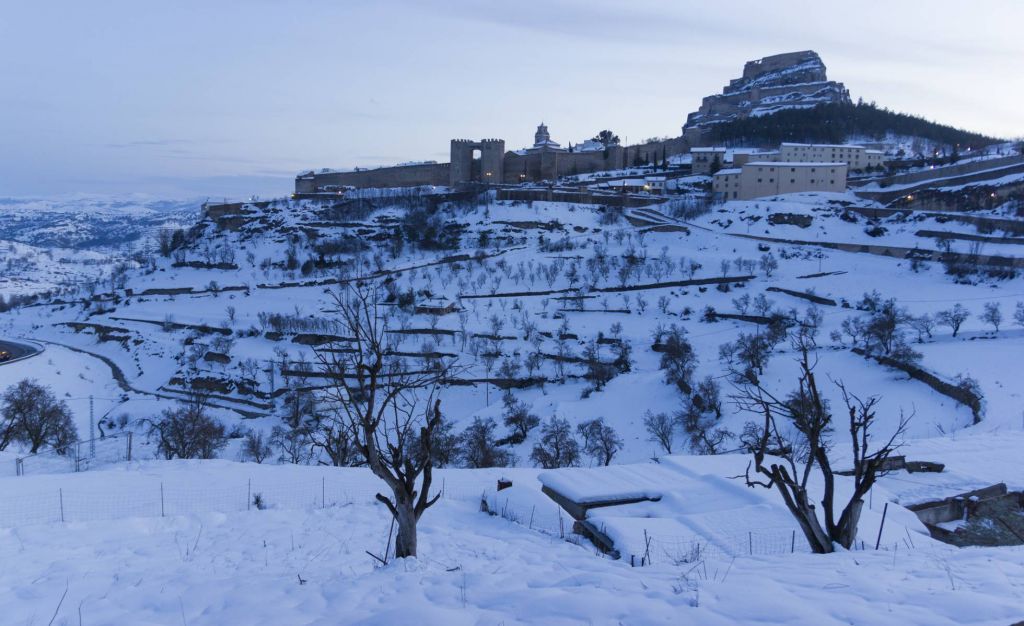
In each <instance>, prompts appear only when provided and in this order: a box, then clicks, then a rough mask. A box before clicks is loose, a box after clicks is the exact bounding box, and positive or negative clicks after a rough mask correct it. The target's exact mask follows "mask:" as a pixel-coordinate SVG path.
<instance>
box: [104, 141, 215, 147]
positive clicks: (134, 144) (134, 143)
mask: <svg viewBox="0 0 1024 626" xmlns="http://www.w3.org/2000/svg"><path fill="white" fill-rule="evenodd" d="M196 144H197V142H195V141H190V140H188V139H138V140H136V141H127V142H124V143H108V144H105V145H106V147H107V148H117V149H123V148H162V147H167V146H182V145H196Z"/></svg>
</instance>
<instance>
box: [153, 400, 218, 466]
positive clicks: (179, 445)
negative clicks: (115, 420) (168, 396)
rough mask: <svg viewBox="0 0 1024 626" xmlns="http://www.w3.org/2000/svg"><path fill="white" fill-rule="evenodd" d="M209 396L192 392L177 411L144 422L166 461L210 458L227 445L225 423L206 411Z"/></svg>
mask: <svg viewBox="0 0 1024 626" xmlns="http://www.w3.org/2000/svg"><path fill="white" fill-rule="evenodd" d="M208 399H209V397H208V395H207V394H205V393H202V392H199V391H195V390H193V391H192V392H191V393H189V395H188V397H187V398H186V399H185V400H184V401H182V402H181V403H180V404H179V405H178V406H177V407H176V408H173V409H164V411H163V413H161V414H160V417H159V418H157V419H152V420H147V421H148V423H149V436H150V437H154V436H155V437H156V439H157V451H158V452H159V453H160V454H162V455H163V456H164V458H165V459H167V460H170V459H173V458H179V459H212V458H215V457H216V456H217V452H218V451H219V450H220V449H221V448H223V447H224V446H226V445H227V435H226V434H225V430H224V424H222V423H221V422H220V421H218V420H217V419H216V418H214V417H212V416H210V415H209V414H207V412H206V405H207V400H208Z"/></svg>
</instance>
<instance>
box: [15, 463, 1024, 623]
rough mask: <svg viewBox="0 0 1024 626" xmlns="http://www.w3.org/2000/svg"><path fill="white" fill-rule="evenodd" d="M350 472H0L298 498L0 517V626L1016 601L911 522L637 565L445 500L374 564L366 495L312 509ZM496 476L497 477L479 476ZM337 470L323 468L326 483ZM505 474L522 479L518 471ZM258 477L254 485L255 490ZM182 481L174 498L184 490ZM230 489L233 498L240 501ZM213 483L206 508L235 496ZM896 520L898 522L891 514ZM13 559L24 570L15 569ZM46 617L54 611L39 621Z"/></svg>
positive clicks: (972, 606) (763, 612)
mask: <svg viewBox="0 0 1024 626" xmlns="http://www.w3.org/2000/svg"><path fill="white" fill-rule="evenodd" d="M324 473H328V474H331V475H344V474H354V476H349V477H346V478H345V479H343V480H345V481H347V482H349V483H350V484H352V485H362V486H363V487H364V491H365V492H366V493H369V492H370V491H372V489H373V488H374V485H373V484H372V483H371V482H369V481H368V480H366V478H367V475H366V474H365V473H364V472H362V471H361V470H357V469H330V470H328V469H324V470H317V469H315V468H301V467H294V466H293V467H290V468H289V467H286V466H276V467H257V466H254V465H251V464H248V465H242V464H236V463H224V462H206V463H196V462H192V463H188V462H172V463H166V462H162V463H148V464H143V465H141V466H136V467H133V468H131V469H130V470H127V471H123V470H122V471H99V472H91V473H86V474H80V475H75V476H63V477H59V480H58V477H51V476H35V477H31V476H30V477H24V478H5V479H0V494H2V495H9V494H11V493H12V492H14V491H16V492H36V493H39V492H42V491H46V490H50V489H52V488H54V487H57V486H58V485H62V486H63V489H64V494H65V498H66V499H67V501H68V504H70V503H71V502H72V498H73V496H74V494H75V493H81V492H88V493H90V494H106V496H107V498H106V499H104V498H102V497H100V498H93V497H90V498H87V499H85V500H84V501H79V503H80V505H82V506H90V505H91V506H93V507H101V506H103V505H104V504H108V503H110V502H116V501H117V500H118V493H119V492H124V493H128V494H130V493H132V491H133V487H140V486H142V485H143V484H144V483H146V484H147V485H148V486H151V487H153V489H152V491H153V493H154V500H155V499H156V498H158V495H156V494H158V492H157V491H156V487H157V485H158V483H160V482H163V483H164V484H165V485H166V486H167V489H166V491H167V493H168V499H170V498H171V497H172V495H171V494H172V489H171V485H174V486H175V487H176V488H178V489H179V492H178V494H188V493H192V494H194V495H197V496H208V497H211V501H212V497H213V496H215V495H216V494H217V492H218V490H221V489H224V491H226V492H233V493H236V494H244V493H245V489H246V487H247V482H246V479H247V477H250V476H254V477H255V478H254V479H253V482H252V484H253V485H254V486H256V485H259V484H260V481H261V480H267V479H268V478H269V477H271V476H276V481H275V482H276V483H277V485H278V486H284V485H287V484H291V485H293V486H294V491H296V492H302V490H301V486H302V485H303V483H310V484H309V485H308V486H309V487H310V489H309V492H310V493H309V494H308V495H309V496H310V500H311V501H310V504H308V505H306V506H304V507H301V506H300V505H299V504H298V501H299V500H300V499H301V497H302V493H292V494H291V495H292V498H291V500H292V503H293V504H292V506H286V507H282V506H279V501H278V500H276V499H277V498H284V497H288V496H289V492H287V491H284V490H281V489H278V490H276V491H272V490H270V489H266V487H263V488H264V490H265V494H266V496H267V497H266V501H267V503H268V505H269V508H267V509H265V510H255V509H253V510H248V511H246V510H230V509H227V508H226V507H223V508H221V509H220V510H219V511H220V512H218V511H217V510H213V511H211V510H204V509H203V508H201V507H198V506H196V507H195V508H194V509H192V510H191V511H189V512H188V513H182V512H180V511H179V512H175V513H168V514H167V515H166V516H165V517H159V516H154V515H147V514H145V513H142V514H141V515H142V516H138V517H128V518H120V519H109V520H108V519H104V520H102V521H68V522H66V523H63V524H61V523H59V522H52V523H44V524H30V525H21V526H17V527H5V528H0V558H2V559H3V562H4V563H6V564H8V566H7V567H5V568H3V571H2V572H0V610H2V611H3V615H4V622H5V623H9V624H27V623H47V622H51V621H52V623H56V624H77V623H79V618H80V619H81V623H83V624H88V623H98V624H127V623H131V624H176V623H185V624H226V623H232V624H235V623H244V624H267V625H270V624H275V625H276V624H402V623H417V624H499V623H504V624H679V623H695V624H749V623H759V624H813V625H819V626H825V625H831V624H866V623H870V624H922V625H923V624H928V625H935V624H993V625H995V624H1008V623H1011V622H1013V621H1014V620H1017V619H1019V618H1020V616H1021V614H1022V612H1024V601H1022V599H1021V598H1022V594H1021V580H1022V579H1024V548H969V549H956V548H952V547H950V546H945V545H943V544H938V543H935V542H931V541H930V540H929V539H927V537H924V536H922V535H919V534H913V536H912V542H913V543H912V545H913V547H911V542H910V541H908V542H906V543H896V542H894V544H895V545H894V546H893V547H888V548H886V549H882V550H879V551H877V552H876V551H874V550H872V549H868V550H864V551H860V550H858V551H852V552H839V553H835V554H831V555H827V556H819V555H809V554H799V553H797V554H782V555H779V554H775V555H770V556H758V555H756V554H755V555H754V556H739V557H736V558H724V559H716V560H707V561H699V562H696V563H682V562H677V561H674V560H673V558H672V557H671V556H670V555H669V554H667V553H665V552H663V551H657V552H652V554H651V565H649V566H646V567H635V568H634V567H630V565H629V563H628V562H627V561H624V560H619V561H613V560H609V559H608V558H606V557H603V556H602V555H600V554H599V553H597V552H596V551H595V550H594V549H593V548H592V547H590V546H589V545H587V544H585V543H584V544H581V545H577V544H575V543H572V542H567V541H565V540H563V539H561V538H560V537H558V536H557V535H552V534H547V533H544V532H538V531H536V530H531V529H530V528H528V527H527V526H526V525H525V523H514V522H511V521H508V520H506V519H503V518H502V517H499V516H489V515H487V514H485V513H481V512H480V511H479V507H478V504H477V502H476V501H474V500H473V499H470V498H466V499H462V498H459V497H445V498H443V499H441V500H440V501H439V503H438V504H437V505H436V506H435V507H433V508H431V509H429V510H428V511H427V513H426V514H424V516H423V519H422V522H421V524H420V557H419V558H418V559H406V560H400V561H397V562H391V563H389V564H388V565H387V566H384V567H381V566H380V565H379V563H377V562H376V561H375V560H374V559H373V558H372V557H371V556H369V555H368V554H366V552H367V551H369V552H372V553H374V554H377V555H382V554H383V553H384V551H385V544H386V543H387V536H388V525H389V521H388V520H389V518H388V513H387V511H386V509H384V507H383V506H382V505H379V504H373V503H371V502H370V501H368V500H367V499H366V497H365V494H357V495H355V496H354V497H344V496H343V495H341V494H339V495H338V499H337V500H335V499H334V497H331V498H328V506H326V507H321V506H320V505H319V493H318V492H317V490H318V487H319V482H320V481H319V479H320V475H321V474H324ZM491 475H492V476H493V475H494V474H493V473H492V474H491ZM332 479H333V476H332ZM514 480H515V481H517V482H519V481H528V480H529V478H528V476H525V475H523V476H519V475H517V476H515V477H514ZM254 488H255V487H254ZM186 489H187V490H190V491H185V490H186ZM242 497H243V496H241V495H239V496H238V497H236V500H239V501H241V500H242ZM227 499H228V498H227V496H226V495H224V494H223V493H222V494H220V498H219V500H218V501H220V502H223V501H225V500H227ZM889 523H892V519H890V521H889ZM14 564H16V566H15V565H14ZM51 618H52V620H51Z"/></svg>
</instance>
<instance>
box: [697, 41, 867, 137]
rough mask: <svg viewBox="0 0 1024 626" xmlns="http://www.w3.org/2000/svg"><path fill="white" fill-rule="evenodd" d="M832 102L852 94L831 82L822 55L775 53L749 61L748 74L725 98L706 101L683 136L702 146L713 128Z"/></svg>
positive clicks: (729, 88)
mask: <svg viewBox="0 0 1024 626" xmlns="http://www.w3.org/2000/svg"><path fill="white" fill-rule="evenodd" d="M833 102H842V103H848V102H850V93H849V91H847V89H846V87H845V86H843V84H842V83H839V82H836V81H832V80H828V76H827V75H826V71H825V64H824V63H823V62H822V60H821V57H820V56H818V53H817V52H814V51H813V50H804V51H801V52H787V53H785V54H776V55H773V56H768V57H764V58H763V59H758V60H756V61H748V62H747V63H746V64H745V65H744V66H743V75H742V76H741V77H739V78H734V79H732V80H730V81H729V84H728V85H726V86H725V87H724V88H723V89H722V93H720V94H715V95H711V96H707V97H705V98H704V99H703V101H702V102H701V105H700V109H698V110H696V111H694V112H693V113H690V114H689V115H688V116H687V118H686V125H685V126H684V127H683V133H684V135H685V136H686V137H687V139H688V140H691V143H693V144H694V145H699V139H700V137H701V136H702V135H703V134H704V132H705V130H706V129H707V128H708V127H709V126H711V125H713V124H718V123H722V122H729V121H732V120H735V119H743V118H747V117H761V116H764V115H771V114H772V113H776V112H777V111H780V110H783V109H794V108H796V109H802V108H811V107H814V106H817V105H819V104H823V103H833Z"/></svg>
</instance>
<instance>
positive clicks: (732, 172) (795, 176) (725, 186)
mask: <svg viewBox="0 0 1024 626" xmlns="http://www.w3.org/2000/svg"><path fill="white" fill-rule="evenodd" d="M847 169H848V166H847V164H846V163H844V162H824V163H813V162H780V161H752V162H750V163H745V164H744V165H743V166H742V167H738V168H729V169H724V170H719V171H718V173H716V174H715V175H714V177H713V178H712V184H711V189H712V192H713V194H714V198H715V200H717V201H726V200H753V199H754V198H763V197H766V196H777V195H779V194H784V193H802V192H807V191H825V192H836V193H842V192H844V191H846V172H847Z"/></svg>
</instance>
